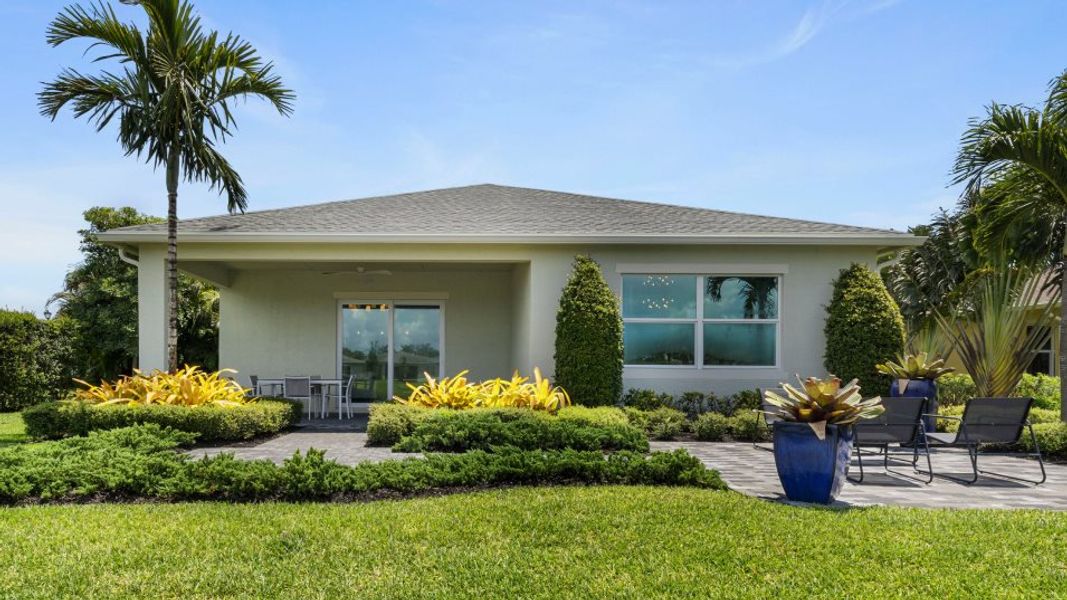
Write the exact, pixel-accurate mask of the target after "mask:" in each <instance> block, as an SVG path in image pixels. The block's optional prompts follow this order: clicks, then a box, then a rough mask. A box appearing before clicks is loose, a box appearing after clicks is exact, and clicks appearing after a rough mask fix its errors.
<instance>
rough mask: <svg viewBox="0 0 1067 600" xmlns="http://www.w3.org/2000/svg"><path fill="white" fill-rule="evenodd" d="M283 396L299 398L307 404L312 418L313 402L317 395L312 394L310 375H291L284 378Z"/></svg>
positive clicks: (292, 398)
mask: <svg viewBox="0 0 1067 600" xmlns="http://www.w3.org/2000/svg"><path fill="white" fill-rule="evenodd" d="M282 396H283V397H285V398H287V399H289V400H299V401H301V402H303V403H304V405H305V406H307V409H308V419H310V418H311V402H312V399H313V398H314V397H315V396H313V395H312V394H311V378H310V377H306V376H305V377H289V376H286V377H285V379H283V380H282Z"/></svg>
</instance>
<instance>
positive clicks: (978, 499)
mask: <svg viewBox="0 0 1067 600" xmlns="http://www.w3.org/2000/svg"><path fill="white" fill-rule="evenodd" d="M364 425H365V424H364V423H360V422H357V423H355V424H354V425H353V423H351V422H347V423H342V424H333V423H330V422H317V423H316V424H315V425H313V426H311V427H303V428H300V429H298V430H296V431H293V432H290V433H286V434H283V435H280V436H278V437H275V438H271V439H269V440H266V441H264V442H261V443H258V444H245V445H235V446H226V447H217V448H199V449H197V450H194V451H192V452H191V454H193V455H194V456H198V457H199V456H210V455H215V454H220V453H223V452H231V453H233V454H234V455H235V456H236V457H237V458H241V459H248V460H252V459H267V460H271V461H274V462H276V463H279V464H280V463H281V462H282V461H284V460H285V459H287V458H289V457H290V456H292V455H293V453H294V452H296V451H301V452H304V451H307V450H308V449H309V448H317V449H319V450H323V451H325V452H326V456H327V458H331V459H333V460H336V461H337V462H339V463H342V464H346V465H354V464H357V463H360V462H367V461H370V462H379V461H383V460H391V459H400V458H406V457H409V456H418V455H417V454H403V453H397V452H392V451H391V450H390V449H389V448H372V447H368V446H367V445H366V444H367V434H366V433H364V432H362V431H359V430H360V429H362V428H363V426H364ZM651 446H652V450H675V449H677V448H683V449H685V450H686V451H688V452H689V453H690V454H692V455H693V456H696V457H697V458H699V459H700V460H701V462H703V463H704V464H705V465H706V466H708V467H709V468H712V469H715V470H717V471H719V473H720V474H721V475H722V478H723V479H724V480H725V481H726V483H727V484H728V485H729V486H730V488H731V489H733V490H736V491H738V492H741V493H743V494H748V495H750V496H756V497H759V498H765V499H768V500H777V501H781V500H784V499H785V497H784V495H783V493H782V487H781V485H780V484H779V483H778V474H777V472H776V471H775V467H774V455H773V454H772V453H771V452H769V451H767V450H762V449H757V448H754V447H753V446H752V444H744V443H711V442H652V444H651ZM980 461H981V462H980V463H979V466H981V467H982V468H983V469H985V470H989V471H994V472H998V473H1006V474H1009V475H1013V476H1016V477H1027V478H1036V477H1037V474H1038V469H1037V462H1035V461H1031V460H1027V459H1022V458H1013V457H1001V456H990V457H982V458H980ZM933 463H934V470H935V471H936V472H938V473H948V474H950V475H955V476H958V477H959V476H969V474H970V471H969V469H970V465H969V462H968V459H967V456H966V454H964V453H961V452H954V451H935V452H934V454H933ZM855 466H856V463H855V459H853V466H852V468H853V469H855ZM864 468H865V472H866V475H865V478H864V481H863V483H862V484H856V483H852V482H848V483H846V484H845V489H844V490H843V491H842V493H841V495H840V496H839V498H838V505H840V506H870V505H896V506H913V507H923V508H1041V509H1051V510H1067V465H1063V464H1047V465H1046V466H1045V468H1046V469H1047V471H1048V480H1047V481H1046V482H1045V483H1044V484H1042V485H1039V486H1034V485H1031V484H1027V483H1020V482H1017V481H1013V480H1011V479H1007V478H1002V477H995V476H989V475H983V476H982V477H981V478H980V479H979V480H978V482H977V483H974V484H972V485H965V484H962V483H957V482H955V481H952V480H949V479H945V478H943V477H935V478H934V481H933V482H932V483H930V484H925V483H923V482H922V481H921V480H919V479H917V478H910V477H909V476H908V475H910V474H911V469H910V467H907V466H900V467H897V468H895V469H894V471H896V473H888V474H887V473H886V472H885V471H884V470H883V469H882V462H881V460H880V459H879V458H878V457H871V458H870V461H869V462H867V461H866V460H865V462H864Z"/></svg>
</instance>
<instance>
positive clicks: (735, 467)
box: [652, 442, 1067, 510]
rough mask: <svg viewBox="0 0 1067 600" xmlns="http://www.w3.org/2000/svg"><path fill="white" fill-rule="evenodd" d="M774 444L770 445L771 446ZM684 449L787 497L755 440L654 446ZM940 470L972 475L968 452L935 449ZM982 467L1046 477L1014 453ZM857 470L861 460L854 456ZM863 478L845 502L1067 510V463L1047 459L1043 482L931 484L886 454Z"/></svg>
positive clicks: (769, 494) (940, 480)
mask: <svg viewBox="0 0 1067 600" xmlns="http://www.w3.org/2000/svg"><path fill="white" fill-rule="evenodd" d="M768 447H769V445H768ZM676 448H684V449H685V450H687V451H688V452H689V453H690V454H692V455H693V456H696V457H697V458H699V459H700V460H701V462H703V463H704V464H705V465H707V466H708V467H710V468H713V469H715V470H717V471H719V474H720V475H722V478H723V480H724V481H726V483H727V485H729V486H730V489H733V490H736V491H738V492H741V493H744V494H748V495H750V496H757V497H760V498H767V499H771V500H784V499H785V496H784V493H783V492H782V486H781V484H779V483H778V473H777V471H776V470H775V467H774V454H773V453H771V452H769V451H767V450H762V449H758V448H754V447H753V446H752V444H740V443H708V442H652V449H653V450H674V449H676ZM932 454H933V456H932V460H933V465H934V472H935V473H947V474H949V475H953V476H955V477H970V475H971V471H970V462H969V460H968V458H967V454H966V453H965V452H960V451H952V450H944V451H934V452H933V453H932ZM978 460H979V463H978V466H979V468H981V469H983V470H988V471H994V472H997V473H1006V474H1008V475H1011V476H1013V477H1025V478H1028V479H1038V478H1040V471H1039V469H1038V465H1037V461H1032V460H1028V459H1024V458H1015V457H1010V456H988V457H986V456H982V457H979V459H978ZM851 468H852V469H855V468H856V460H855V458H853V460H852V467H851ZM863 468H864V479H863V483H861V484H856V483H853V482H848V483H846V484H845V488H844V490H842V492H841V495H840V496H838V504H840V505H841V506H871V505H896V506H915V507H923V508H1043V509H1051V510H1067V465H1062V464H1046V465H1045V469H1046V470H1047V471H1048V480H1047V481H1046V482H1045V483H1043V484H1041V485H1038V486H1035V485H1032V484H1028V483H1021V482H1018V481H1013V480H1011V479H1007V478H1002V477H994V476H989V475H982V476H981V477H980V478H979V480H978V481H977V482H976V483H974V484H971V485H966V484H962V483H957V482H955V481H952V480H950V479H946V478H944V477H934V480H933V482H931V483H929V484H926V483H924V482H923V480H920V479H912V478H909V475H910V474H911V473H912V470H911V467H910V466H907V465H902V466H897V467H893V470H894V471H895V472H896V473H888V474H887V473H886V472H885V471H884V470H883V469H882V460H881V458H880V457H876V456H871V457H869V458H868V457H866V456H865V457H864V461H863Z"/></svg>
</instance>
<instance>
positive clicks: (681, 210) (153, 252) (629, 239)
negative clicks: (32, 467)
mask: <svg viewBox="0 0 1067 600" xmlns="http://www.w3.org/2000/svg"><path fill="white" fill-rule="evenodd" d="M100 237H101V239H102V240H104V241H106V242H108V243H110V244H113V245H116V246H118V247H119V248H120V251H121V253H122V255H123V256H124V257H125V258H126V259H128V260H130V261H133V262H136V264H137V265H138V272H139V275H138V285H139V305H138V306H139V309H138V310H139V317H138V326H139V336H140V346H139V348H140V366H141V368H142V369H153V368H163V367H164V366H165V359H164V356H165V324H166V322H167V319H166V314H165V311H166V303H165V302H164V276H165V269H164V258H165V255H166V245H165V242H166V228H165V226H164V225H155V224H153V225H138V226H134V227H124V228H121V229H115V230H112V231H109V232H107V233H104V234H102V235H101V236H100ZM921 241H922V238H918V237H915V236H913V235H910V234H906V233H901V232H897V231H891V230H883V229H872V228H867V227H853V226H849V225H835V224H829V223H818V222H812V221H802V220H795V219H785V218H777V217H766V216H756V215H749V214H740V213H734V212H725V211H719V210H708V209H703V208H692V207H684V206H671V205H666V204H655V203H651V202H636V201H630V200H617V199H612V198H599V197H592V196H584V195H579V194H569V193H562V192H553V191H546V190H538V189H527V188H518V187H507V186H499V185H473V186H467V187H457V188H449V189H440V190H431V191H423V192H414V193H408V194H398V195H393V196H381V197H374V198H364V199H359V200H345V201H340V202H329V203H325V204H315V205H307V206H296V207H292V208H283V209H278V210H265V211H256V212H248V213H244V214H236V215H224V216H218V217H207V218H198V219H188V220H184V221H182V222H181V223H180V224H179V230H178V259H179V268H180V269H181V270H182V271H184V272H186V273H189V274H190V275H193V276H195V277H198V278H200V279H203V280H205V281H208V282H210V283H212V284H214V285H216V286H218V288H219V290H220V294H221V301H220V303H221V313H220V325H219V327H220V332H219V339H220V341H219V361H220V366H223V367H230V368H234V369H237V370H238V371H239V373H240V374H241V375H240V376H241V377H242V379H244V378H247V376H248V375H251V374H256V375H259V376H260V377H268V376H276V377H278V376H284V375H297V374H318V375H323V376H327V377H329V376H339V377H347V376H348V375H350V374H355V375H357V377H358V378H359V379H361V380H363V381H364V385H362V386H360V389H361V390H362V391H361V392H360V394H361V396H362V399H365V400H370V399H377V400H382V399H386V398H389V397H390V396H391V394H393V393H401V392H403V391H404V386H403V385H402V383H403V382H404V381H410V380H412V379H415V378H418V377H419V374H420V373H421V372H422V371H427V372H430V373H431V374H433V375H447V374H454V373H456V372H458V371H461V370H465V369H469V370H470V372H471V376H472V377H475V378H489V377H496V376H508V375H510V374H511V372H512V371H514V370H516V369H518V370H519V371H521V372H523V373H530V372H531V371H532V370H533V368H534V367H540V368H541V370H542V371H543V372H545V373H547V374H549V375H550V374H551V372H552V370H553V368H554V365H553V352H554V330H555V322H556V310H557V307H558V301H559V295H560V291H561V289H562V287H563V285H564V283H565V282H566V280H567V277H568V274H569V273H570V270H571V263H572V260H573V258H574V256H575V255H576V254H587V255H589V256H591V257H592V258H594V259H595V260H596V261H597V262H598V263H599V264H600V266H601V269H602V271H603V273H604V277H605V278H606V280H607V282H608V284H609V285H610V286H611V288H612V289H613V290H614V291H615V292H616V293H617V294H618V296H619V298H620V303H621V309H622V314H623V319H624V328H625V334H624V337H625V340H624V344H625V363H626V366H625V372H624V380H625V381H624V383H625V386H627V387H647V388H653V389H657V390H661V391H667V392H671V393H678V392H682V391H687V390H701V391H708V390H714V391H716V392H722V393H730V392H733V391H736V390H738V389H742V388H752V387H756V386H765V385H770V384H775V383H777V382H779V381H782V380H784V379H786V378H789V377H792V374H793V373H801V374H822V373H823V364H822V362H823V348H824V340H823V324H824V320H825V305H826V304H827V302H828V301H829V299H830V293H831V282H832V281H833V279H834V278H835V277H836V276H837V274H838V271H839V270H840V269H842V268H844V267H846V266H848V265H849V264H850V263H853V262H861V263H867V264H870V265H871V266H872V267H873V266H874V265H875V263H876V258H877V256H878V254H879V253H880V252H882V251H884V250H886V249H888V248H894V247H901V246H912V245H916V244H918V243H919V242H921ZM246 381H247V380H246Z"/></svg>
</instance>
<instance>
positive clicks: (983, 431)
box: [925, 398, 1047, 485]
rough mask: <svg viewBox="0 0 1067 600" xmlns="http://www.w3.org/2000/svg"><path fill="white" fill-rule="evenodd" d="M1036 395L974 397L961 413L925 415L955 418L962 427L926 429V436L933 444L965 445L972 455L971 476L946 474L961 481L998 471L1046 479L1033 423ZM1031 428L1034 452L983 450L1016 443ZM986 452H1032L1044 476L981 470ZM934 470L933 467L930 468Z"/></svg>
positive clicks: (1002, 475) (1024, 454) (1024, 480)
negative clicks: (980, 462)
mask: <svg viewBox="0 0 1067 600" xmlns="http://www.w3.org/2000/svg"><path fill="white" fill-rule="evenodd" d="M1033 403H1034V399H1033V398H973V399H971V401H970V402H968V403H967V406H966V408H964V409H963V416H962V417H954V416H949V415H925V416H930V417H936V418H938V419H942V420H950V421H956V422H957V423H959V430H958V431H956V432H955V433H927V434H926V437H927V438H928V439H929V441H930V445H931V446H934V447H953V448H966V449H967V455H968V457H969V458H970V459H971V470H972V471H973V476H972V477H971V479H963V478H960V477H952V476H951V475H943V476H944V477H947V478H949V479H954V480H956V481H960V482H962V483H967V484H970V483H974V482H976V481H978V474H979V473H985V474H987V475H996V476H998V477H1004V478H1007V479H1014V480H1017V481H1023V482H1026V483H1033V484H1035V485H1041V484H1042V483H1044V482H1045V479H1046V478H1047V475H1046V474H1045V461H1044V458H1043V457H1042V456H1041V448H1040V447H1039V446H1038V445H1037V436H1035V435H1034V427H1033V426H1032V425H1031V424H1030V419H1029V416H1030V407H1031V405H1033ZM1024 429H1026V430H1029V432H1030V442H1031V443H1032V444H1033V447H1034V449H1033V452H1011V451H996V450H994V451H993V452H987V451H982V447H983V446H994V448H995V449H996V448H1001V447H1004V446H1011V445H1014V444H1017V443H1018V442H1019V440H1020V439H1021V438H1022V435H1023V430H1024ZM979 454H984V455H986V456H1029V457H1034V458H1037V464H1038V467H1039V468H1040V469H1041V479H1040V480H1039V481H1034V480H1031V479H1023V478H1021V477H1016V476H1014V475H1005V474H1003V473H993V472H990V471H982V470H980V469H979V468H978V455H979ZM930 472H931V473H932V472H933V468H931V469H930Z"/></svg>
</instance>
